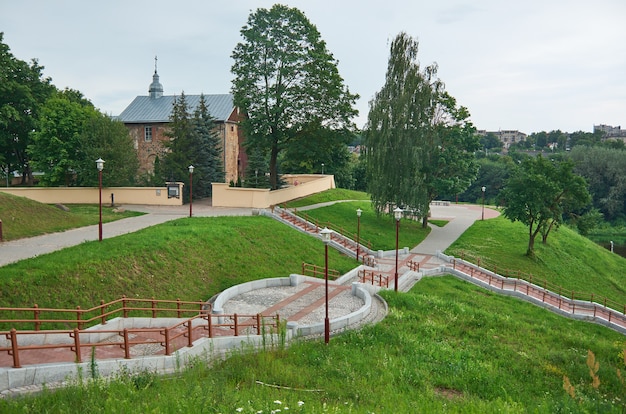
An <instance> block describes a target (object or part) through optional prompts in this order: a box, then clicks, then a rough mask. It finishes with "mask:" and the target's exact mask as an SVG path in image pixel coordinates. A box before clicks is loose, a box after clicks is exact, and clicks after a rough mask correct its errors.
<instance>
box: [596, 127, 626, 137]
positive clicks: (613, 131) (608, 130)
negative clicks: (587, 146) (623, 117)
mask: <svg viewBox="0 0 626 414" xmlns="http://www.w3.org/2000/svg"><path fill="white" fill-rule="evenodd" d="M593 132H594V133H595V132H604V136H605V137H606V138H614V137H616V138H624V137H626V130H623V129H622V127H621V126H619V125H618V126H616V127H614V126H611V125H604V124H600V125H594V126H593Z"/></svg>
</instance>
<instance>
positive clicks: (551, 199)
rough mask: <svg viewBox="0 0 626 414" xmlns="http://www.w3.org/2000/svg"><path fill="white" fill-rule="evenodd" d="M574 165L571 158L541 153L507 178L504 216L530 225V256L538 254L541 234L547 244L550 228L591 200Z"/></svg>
mask: <svg viewBox="0 0 626 414" xmlns="http://www.w3.org/2000/svg"><path fill="white" fill-rule="evenodd" d="M573 168H574V163H573V162H572V161H571V160H565V161H553V160H550V159H546V158H544V157H542V156H541V155H539V156H537V157H536V158H530V157H529V158H526V159H524V160H523V161H522V162H521V164H520V165H519V166H516V167H515V168H514V171H513V173H512V174H511V177H510V178H509V179H508V180H507V181H506V184H505V188H504V189H503V190H502V192H501V197H502V199H503V200H504V216H505V217H507V218H508V219H509V220H511V221H513V222H515V221H520V222H521V223H524V224H525V225H526V226H528V249H527V251H526V254H527V255H528V256H534V254H535V253H534V247H535V239H536V237H537V235H539V234H541V235H542V241H543V243H544V244H545V243H546V242H547V239H548V235H549V234H550V231H551V230H552V229H553V228H555V227H558V226H559V225H560V224H561V223H562V222H563V220H564V218H565V217H566V216H567V215H570V214H575V213H576V212H577V211H580V210H581V209H582V208H584V207H585V206H587V205H588V204H589V202H590V200H591V196H590V194H589V191H588V190H587V183H586V182H585V179H584V178H583V177H581V176H579V175H577V174H575V173H574V172H573Z"/></svg>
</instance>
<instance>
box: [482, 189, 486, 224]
mask: <svg viewBox="0 0 626 414" xmlns="http://www.w3.org/2000/svg"><path fill="white" fill-rule="evenodd" d="M486 189H487V187H485V186H484V185H483V186H482V188H481V190H482V192H483V214H482V218H481V220H484V219H485V190H486Z"/></svg>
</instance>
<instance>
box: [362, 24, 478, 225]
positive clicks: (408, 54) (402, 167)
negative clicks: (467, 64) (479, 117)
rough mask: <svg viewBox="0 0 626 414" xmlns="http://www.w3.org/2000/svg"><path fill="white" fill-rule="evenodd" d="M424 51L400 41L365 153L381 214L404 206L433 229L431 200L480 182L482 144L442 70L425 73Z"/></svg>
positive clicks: (374, 108)
mask: <svg viewBox="0 0 626 414" xmlns="http://www.w3.org/2000/svg"><path fill="white" fill-rule="evenodd" d="M417 53H418V42H417V40H414V39H412V38H411V37H410V36H408V35H407V34H406V33H401V34H399V35H398V36H397V37H396V38H395V39H394V40H393V42H392V44H391V52H390V57H389V64H388V67H387V74H386V81H385V84H384V86H383V87H382V89H381V90H380V91H379V92H378V93H377V94H376V95H375V97H374V99H373V100H372V101H371V102H370V112H369V114H368V123H367V128H366V131H365V147H366V159H367V185H368V192H369V193H370V195H371V198H372V203H373V206H374V208H375V210H376V211H377V212H378V213H381V212H383V211H386V210H390V209H388V206H389V205H390V204H391V205H394V206H403V207H404V208H408V209H411V210H413V211H414V212H417V215H419V216H421V217H422V218H423V225H424V226H426V225H427V223H428V212H429V204H430V201H432V200H433V199H434V198H436V197H437V196H438V195H439V194H456V193H459V192H461V191H463V190H465V188H467V187H468V186H469V184H470V183H471V181H472V180H473V179H474V178H475V176H476V173H477V170H478V168H477V165H476V163H475V157H474V151H476V150H477V149H479V148H480V142H479V139H478V137H477V136H476V134H475V128H474V127H473V126H472V124H471V123H470V122H469V120H468V118H469V112H468V111H467V109H466V108H464V107H459V106H457V104H456V100H455V99H454V98H453V97H452V96H450V95H449V94H448V93H446V92H445V90H444V86H443V83H442V82H441V81H440V80H439V79H438V78H437V66H436V65H434V64H433V65H431V66H428V67H426V68H424V69H423V70H422V69H421V67H420V64H419V62H418V61H417Z"/></svg>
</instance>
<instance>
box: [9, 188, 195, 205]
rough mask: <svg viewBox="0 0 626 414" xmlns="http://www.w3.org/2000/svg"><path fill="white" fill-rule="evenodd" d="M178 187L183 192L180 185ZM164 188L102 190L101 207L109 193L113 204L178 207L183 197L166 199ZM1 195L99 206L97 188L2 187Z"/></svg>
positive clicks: (109, 199) (107, 200)
mask: <svg viewBox="0 0 626 414" xmlns="http://www.w3.org/2000/svg"><path fill="white" fill-rule="evenodd" d="M176 184H178V185H179V189H180V190H179V194H181V193H182V187H183V185H184V184H183V183H176ZM167 191H168V189H167V187H110V188H108V187H104V188H102V204H103V205H110V204H111V194H113V198H114V201H115V204H144V205H157V206H181V205H182V204H183V199H182V197H180V198H176V197H172V198H168V197H167ZM0 192H3V193H7V194H12V195H15V196H18V197H26V198H29V199H31V200H35V201H38V202H40V203H44V204H98V203H99V189H98V188H97V187H16V188H2V187H0Z"/></svg>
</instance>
